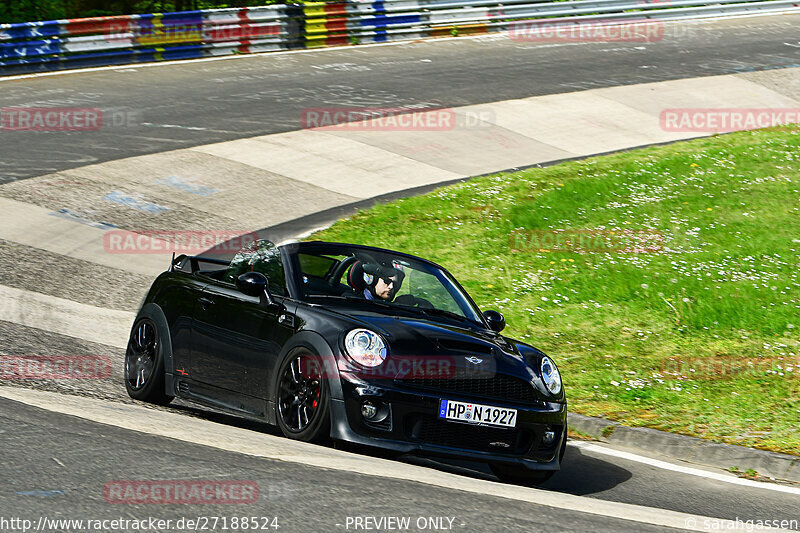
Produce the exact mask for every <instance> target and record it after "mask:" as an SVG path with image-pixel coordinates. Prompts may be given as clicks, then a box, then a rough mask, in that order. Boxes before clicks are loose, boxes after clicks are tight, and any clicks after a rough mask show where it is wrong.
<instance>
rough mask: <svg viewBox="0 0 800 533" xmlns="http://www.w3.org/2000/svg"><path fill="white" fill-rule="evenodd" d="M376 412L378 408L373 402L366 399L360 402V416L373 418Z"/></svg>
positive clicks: (368, 418)
mask: <svg viewBox="0 0 800 533" xmlns="http://www.w3.org/2000/svg"><path fill="white" fill-rule="evenodd" d="M377 414H378V408H377V407H375V404H373V403H372V402H370V401H366V402H364V403H362V404H361V416H363V417H364V418H366V419H367V420H372V419H373V418H375V416H377Z"/></svg>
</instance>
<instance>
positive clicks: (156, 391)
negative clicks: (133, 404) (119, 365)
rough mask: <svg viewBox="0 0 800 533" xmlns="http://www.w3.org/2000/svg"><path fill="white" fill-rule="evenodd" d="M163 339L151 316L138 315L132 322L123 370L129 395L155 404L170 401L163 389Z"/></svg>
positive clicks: (171, 397)
mask: <svg viewBox="0 0 800 533" xmlns="http://www.w3.org/2000/svg"><path fill="white" fill-rule="evenodd" d="M164 338H165V335H163V332H162V331H161V329H160V327H159V326H158V324H157V323H156V322H155V321H153V320H152V319H151V318H150V317H147V316H140V317H138V318H137V319H136V321H135V322H134V323H133V328H131V336H130V339H129V340H128V348H127V349H126V350H125V370H124V380H125V389H127V391H128V396H130V397H131V398H133V399H135V400H140V401H143V402H149V403H154V404H158V405H167V404H168V403H170V402H171V401H172V400H173V398H174V397H173V396H169V395H168V394H167V393H166V392H165V390H164V388H165V386H164V345H163V343H162V339H164Z"/></svg>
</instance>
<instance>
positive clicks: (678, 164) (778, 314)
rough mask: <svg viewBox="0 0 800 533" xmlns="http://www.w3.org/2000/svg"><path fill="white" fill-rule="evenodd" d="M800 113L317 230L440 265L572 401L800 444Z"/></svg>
mask: <svg viewBox="0 0 800 533" xmlns="http://www.w3.org/2000/svg"><path fill="white" fill-rule="evenodd" d="M799 145H800V127H797V126H788V127H781V128H773V129H768V130H758V131H754V132H741V133H735V134H730V135H724V136H717V137H711V138H707V139H699V140H693V141H688V142H684V143H679V144H673V145H670V146H663V147H651V148H645V149H640V150H635V151H631V152H623V153H618V154H613V155H609V156H603V157H596V158H591V159H586V160H582V161H576V162H569V163H564V164H560V165H557V166H553V167H548V168H538V169H529V170H525V171H520V172H513V173H503V174H497V175H492V176H487V177H482V178H477V179H474V180H471V181H469V182H465V183H462V184H458V185H454V186H449V187H444V188H441V189H438V190H436V191H434V192H432V193H429V194H426V195H423V196H417V197H413V198H407V199H403V200H400V201H396V202H392V203H388V204H382V205H379V206H376V207H374V208H372V209H370V210H368V211H362V212H359V213H357V214H356V215H354V216H353V217H351V218H349V219H346V220H343V221H340V222H337V223H336V224H335V225H333V226H332V227H331V228H329V229H327V230H324V231H322V232H318V233H316V234H315V235H313V236H312V237H310V238H311V239H320V240H330V241H343V242H355V243H362V244H369V245H375V246H383V247H387V248H392V249H397V250H403V251H406V252H409V253H412V254H415V255H419V256H422V257H426V258H429V259H431V260H433V261H436V262H438V263H440V264H442V265H443V266H445V267H446V268H448V269H449V270H450V271H451V272H452V273H453V274H454V275H455V276H456V277H457V278H458V279H459V281H461V283H462V284H463V285H464V286H465V287H466V288H467V290H468V291H469V292H470V294H471V295H472V296H473V297H474V298H475V300H476V301H477V302H478V304H479V305H480V306H481V308H482V309H490V308H493V309H498V310H500V311H501V312H503V313H504V314H505V316H506V320H507V323H508V328H507V330H506V332H505V333H506V334H508V335H509V336H511V337H516V338H519V339H521V340H524V341H526V342H529V343H532V344H534V345H536V346H537V347H539V348H541V349H543V350H544V351H546V352H547V353H549V354H550V355H552V356H554V357H555V360H556V362H557V364H559V366H560V369H561V372H562V375H563V376H564V381H565V386H566V387H567V393H568V397H569V401H570V410H572V411H575V412H578V413H582V414H586V415H592V416H604V417H607V418H610V419H613V420H618V421H620V422H622V423H624V424H626V425H629V426H647V427H652V428H656V429H662V430H667V431H673V432H677V433H682V434H686V435H693V436H698V437H703V438H706V439H710V440H714V441H719V442H727V443H732V444H739V445H746V446H753V447H757V448H762V449H767V450H773V451H780V452H786V453H792V454H797V455H800V431H798V422H800V345H799V343H798V333H800V311H799V310H800V301H798V288H799V287H800V283H799V280H798V275H799V273H800V252H798V250H799V249H800V192H798V189H800V187H798V175H800V150H798V146H799Z"/></svg>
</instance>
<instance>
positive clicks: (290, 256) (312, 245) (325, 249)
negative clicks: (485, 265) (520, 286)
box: [280, 241, 490, 329]
mask: <svg viewBox="0 0 800 533" xmlns="http://www.w3.org/2000/svg"><path fill="white" fill-rule="evenodd" d="M280 248H281V251H282V252H283V254H284V258H285V261H284V266H285V267H288V268H285V273H286V282H287V285H288V288H289V292H290V294H291V295H292V297H293V298H294V299H296V300H299V301H303V302H309V303H314V302H313V300H314V299H315V296H311V297H307V296H305V294H304V293H305V291H304V289H303V286H302V282H301V276H302V269H301V268H300V258H299V254H311V255H326V256H348V255H352V254H353V252H361V253H366V254H370V253H372V254H375V255H379V256H380V255H391V256H395V257H396V258H398V259H403V260H408V261H410V262H412V264H413V263H418V265H414V266H415V267H417V266H421V267H423V268H421V269H420V268H416V269H417V270H422V271H424V272H426V273H427V274H429V275H432V276H434V277H435V278H436V279H437V281H439V283H440V284H441V286H442V288H443V289H444V290H445V291H446V292H447V293H448V295H449V296H450V298H452V299H453V302H454V303H455V304H456V306H457V307H458V308H459V309H460V310H461V314H463V315H464V316H463V317H462V318H461V319H462V320H464V321H466V322H469V323H471V324H475V325H477V326H480V327H482V328H484V329H490V328H489V324H488V323H487V322H486V319H485V318H484V316H483V313H482V312H481V310H480V308H479V307H478V306H477V305H476V304H475V301H474V300H473V299H472V297H471V296H470V294H469V293H468V292H467V291H466V290H465V289H464V287H462V286H461V284H460V283H459V282H458V280H457V279H456V278H455V276H453V275H452V274H451V273H450V272H448V271H447V269H445V268H443V267H442V266H440V265H437V264H436V263H434V262H433V261H428V260H427V259H423V258H421V257H417V256H413V255H410V254H406V253H403V252H397V251H394V250H389V249H386V248H377V247H372V246H364V245H360V244H347V243H333V242H323V241H306V242H297V243H290V244H285V245H283V246H281V247H280ZM324 299H325V298H324V297H321V298H319V300H324ZM336 299H337V300H338V298H336ZM346 300H347V298H345V297H342V301H346ZM381 303H385V304H388V305H390V306H392V307H395V308H398V309H412V310H417V309H419V310H420V314H423V312H424V311H425V309H424V308H416V307H410V306H406V305H402V304H395V303H393V302H381ZM462 304H463V305H462ZM375 307H376V310H377V309H381V308H382V307H383V306H375ZM465 308H466V309H465ZM383 310H385V309H383ZM470 314H471V315H472V316H470ZM431 316H436V315H431ZM440 318H443V319H445V320H455V318H450V317H442V316H436V319H440Z"/></svg>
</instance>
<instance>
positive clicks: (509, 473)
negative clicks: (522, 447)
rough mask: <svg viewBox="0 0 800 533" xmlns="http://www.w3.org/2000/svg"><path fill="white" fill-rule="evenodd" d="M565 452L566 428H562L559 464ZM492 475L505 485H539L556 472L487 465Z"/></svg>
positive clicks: (513, 466) (522, 467)
mask: <svg viewBox="0 0 800 533" xmlns="http://www.w3.org/2000/svg"><path fill="white" fill-rule="evenodd" d="M566 451H567V428H566V425H565V426H564V440H563V442H562V443H561V449H560V450H559V451H558V462H559V464H560V463H561V462H562V461H563V460H564V454H565V453H566ZM489 468H491V470H492V473H493V474H494V475H495V476H497V477H498V478H500V481H503V482H506V483H515V484H520V485H541V484H542V483H544V482H545V481H547V480H549V479H550V478H551V477H553V476H554V475H555V474H556V472H558V470H528V469H527V468H525V467H524V466H516V465H507V464H497V463H492V464H490V465H489Z"/></svg>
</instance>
